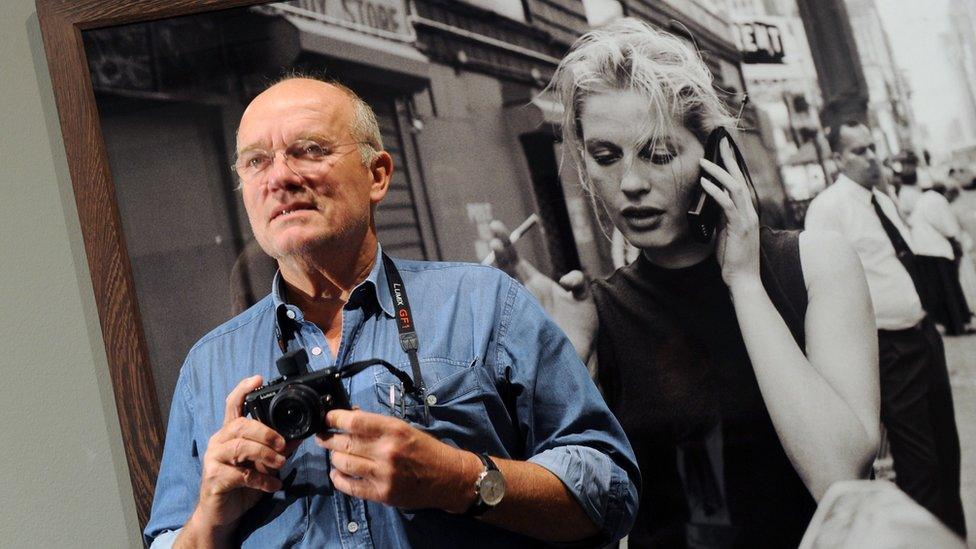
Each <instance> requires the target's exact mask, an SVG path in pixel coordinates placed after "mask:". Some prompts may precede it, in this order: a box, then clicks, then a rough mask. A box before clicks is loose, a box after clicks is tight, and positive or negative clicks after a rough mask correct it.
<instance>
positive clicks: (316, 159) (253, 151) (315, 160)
mask: <svg viewBox="0 0 976 549" xmlns="http://www.w3.org/2000/svg"><path fill="white" fill-rule="evenodd" d="M350 145H370V143H369V142H368V141H350V142H348V143H338V144H333V143H328V142H322V141H317V140H314V139H298V140H296V141H293V142H291V143H290V144H288V145H287V146H286V147H284V148H281V149H274V150H270V151H269V150H266V149H260V148H248V149H245V150H244V151H241V153H240V154H239V155H238V156H237V160H236V161H235V162H234V164H233V165H232V167H233V169H234V171H235V172H237V176H238V177H239V178H240V180H241V186H244V185H248V184H250V183H252V182H254V181H257V180H260V179H261V178H263V177H264V176H266V175H267V174H268V172H269V171H270V168H271V166H272V165H273V164H274V161H275V157H276V156H277V155H278V151H281V152H282V156H284V160H285V165H286V166H288V169H290V170H291V171H293V172H295V173H296V174H298V175H301V176H304V175H308V174H310V173H313V172H315V171H316V170H319V169H320V168H321V167H322V166H323V165H325V164H326V163H327V162H328V161H329V159H330V158H333V157H335V156H339V155H342V154H347V153H349V152H351V151H352V150H354V149H350V150H348V151H341V149H342V148H344V147H348V146H350Z"/></svg>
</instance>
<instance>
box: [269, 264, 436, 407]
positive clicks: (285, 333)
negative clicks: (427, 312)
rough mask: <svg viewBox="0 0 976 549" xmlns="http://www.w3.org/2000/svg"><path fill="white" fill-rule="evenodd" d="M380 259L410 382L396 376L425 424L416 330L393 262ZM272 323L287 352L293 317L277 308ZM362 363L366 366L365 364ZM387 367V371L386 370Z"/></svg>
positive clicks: (293, 330)
mask: <svg viewBox="0 0 976 549" xmlns="http://www.w3.org/2000/svg"><path fill="white" fill-rule="evenodd" d="M382 258H383V269H384V270H385V271H386V283H387V286H389V289H390V298H392V300H393V308H394V310H395V316H396V325H397V331H398V332H399V333H400V347H402V348H403V351H404V352H405V353H407V357H408V358H409V359H410V368H411V370H412V372H413V380H412V383H406V382H404V380H403V379H402V378H401V377H400V376H397V377H398V378H400V381H401V382H403V384H404V387H405V388H406V389H407V390H408V391H409V392H410V393H412V394H413V395H414V396H415V397H417V399H419V400H420V401H421V402H422V403H423V405H424V421H425V422H427V421H429V417H430V410H429V407H428V404H427V385H426V384H425V383H424V377H423V375H422V374H421V372H420V359H419V358H418V357H417V350H418V349H419V348H420V345H419V341H418V339H417V331H416V329H415V327H414V321H413V314H412V313H411V312H410V300H409V299H407V289H406V287H405V286H404V285H403V279H402V278H401V277H400V271H398V270H397V268H396V265H394V264H393V260H392V259H390V257H389V256H388V255H386V254H385V253H384V254H382ZM276 320H277V322H276V323H275V324H276V325H275V339H277V340H278V347H279V348H280V349H281V352H282V353H285V352H287V351H288V343H289V342H290V341H291V340H292V339H294V338H295V329H296V323H295V320H294V319H293V318H291V317H290V316H288V309H287V307H284V306H280V307H278V310H277V311H276ZM366 362H369V363H370V364H366ZM373 364H379V362H373V361H364V362H361V363H355V364H354V365H355V366H358V367H359V368H357V369H356V371H355V372H352V373H351V374H349V375H352V374H353V373H358V372H359V371H361V369H362V367H365V366H368V365H373ZM391 368H392V367H391ZM391 368H387V369H388V370H390V369H391ZM391 371H392V370H391ZM344 377H345V376H344Z"/></svg>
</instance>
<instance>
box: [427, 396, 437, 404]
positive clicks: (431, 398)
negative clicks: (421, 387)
mask: <svg viewBox="0 0 976 549" xmlns="http://www.w3.org/2000/svg"><path fill="white" fill-rule="evenodd" d="M435 404H437V397H436V396H434V395H427V405H428V406H433V405H435Z"/></svg>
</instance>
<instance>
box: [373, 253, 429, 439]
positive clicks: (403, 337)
mask: <svg viewBox="0 0 976 549" xmlns="http://www.w3.org/2000/svg"><path fill="white" fill-rule="evenodd" d="M383 268H384V269H385V270H386V283H387V285H388V286H389V287H390V297H391V298H392V299H393V308H394V309H395V310H396V315H395V316H396V325H397V331H399V332H400V347H402V348H403V351H404V352H405V353H407V356H408V357H409V358H410V368H411V369H412V370H413V384H414V391H411V392H413V393H414V395H415V396H416V397H417V398H419V399H420V401H421V402H422V403H423V405H424V424H427V423H429V422H430V407H429V405H428V404H427V384H426V383H424V376H423V375H422V374H421V373H420V359H419V358H417V350H418V349H419V347H420V345H419V341H418V340H417V331H416V330H415V329H414V322H413V314H412V313H411V312H410V300H409V299H407V289H406V287H405V286H404V285H403V279H402V278H400V271H398V270H397V268H396V265H394V264H393V260H392V259H390V256H388V255H386V254H385V253H384V254H383Z"/></svg>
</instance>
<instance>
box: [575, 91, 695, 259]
mask: <svg viewBox="0 0 976 549" xmlns="http://www.w3.org/2000/svg"><path fill="white" fill-rule="evenodd" d="M582 110H583V113H582V116H581V117H580V122H581V126H582V130H583V163H584V166H585V169H586V173H587V174H588V175H589V178H590V181H591V182H592V185H593V190H594V191H595V192H596V194H597V196H598V197H599V198H600V199H602V200H603V202H604V203H605V204H606V207H607V210H608V211H609V212H610V216H611V219H612V220H613V224H614V225H615V226H616V227H617V229H618V230H620V232H621V233H623V235H624V236H625V237H627V240H628V241H629V242H630V243H631V244H633V245H634V246H636V247H638V248H640V249H648V250H651V249H661V248H666V247H668V246H670V245H672V244H674V243H676V242H681V241H684V240H687V239H688V238H690V232H689V230H688V221H687V219H686V217H685V212H686V211H687V210H688V203H689V195H690V193H691V190H692V189H693V188H694V186H695V185H696V184H697V182H698V177H699V175H698V174H699V164H698V160H699V159H701V158H702V156H704V154H705V150H704V149H703V148H702V145H701V143H699V142H698V139H697V138H696V137H695V135H694V134H693V133H691V132H690V131H688V129H687V128H685V127H684V126H682V125H681V124H674V129H673V130H671V133H670V135H666V136H664V137H662V138H659V139H658V140H657V141H656V142H654V143H648V142H647V141H646V135H647V128H651V127H653V126H654V123H655V122H657V121H655V120H653V119H652V115H651V112H650V109H649V108H648V105H647V100H645V99H644V98H642V97H641V96H640V95H639V94H638V93H636V92H633V91H624V90H618V91H611V92H606V93H600V94H595V95H591V96H589V97H587V98H585V99H584V100H583V105H582Z"/></svg>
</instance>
